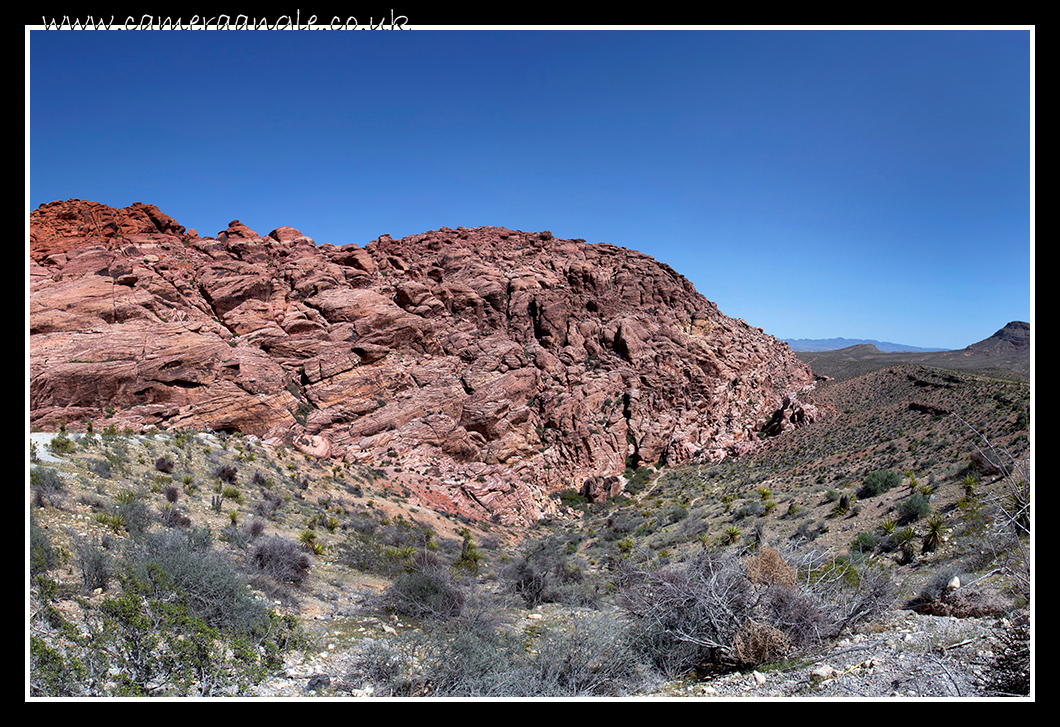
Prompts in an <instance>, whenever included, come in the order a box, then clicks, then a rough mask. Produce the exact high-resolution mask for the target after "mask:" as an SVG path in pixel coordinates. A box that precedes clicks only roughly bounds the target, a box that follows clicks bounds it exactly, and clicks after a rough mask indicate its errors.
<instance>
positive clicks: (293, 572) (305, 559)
mask: <svg viewBox="0 0 1060 727" xmlns="http://www.w3.org/2000/svg"><path fill="white" fill-rule="evenodd" d="M251 562H252V563H253V564H254V566H255V567H256V568H257V569H258V570H259V571H260V572H262V573H264V574H265V575H267V576H269V577H270V578H274V579H275V580H277V581H281V582H285V583H302V582H303V581H304V580H305V579H306V577H307V576H308V575H309V567H310V563H311V561H310V558H309V556H308V555H307V554H306V553H305V551H304V550H303V549H302V546H301V545H299V544H298V543H296V542H295V541H293V540H288V539H286V538H281V537H279V536H271V537H267V538H263V539H262V540H261V541H260V542H259V543H258V544H257V545H256V546H255V547H254V550H253V552H252V553H251Z"/></svg>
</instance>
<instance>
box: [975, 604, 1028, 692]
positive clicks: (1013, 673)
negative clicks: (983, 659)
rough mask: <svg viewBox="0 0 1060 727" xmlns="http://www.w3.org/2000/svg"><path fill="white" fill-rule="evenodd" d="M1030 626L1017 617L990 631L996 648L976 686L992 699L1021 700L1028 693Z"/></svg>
mask: <svg viewBox="0 0 1060 727" xmlns="http://www.w3.org/2000/svg"><path fill="white" fill-rule="evenodd" d="M1030 636H1031V634H1030V623H1029V621H1028V620H1027V619H1026V617H1022V616H1021V617H1018V618H1016V619H1014V620H1013V621H1012V622H1011V623H1010V624H1007V625H1006V624H999V625H998V626H997V627H995V629H994V638H995V640H996V641H997V644H998V645H997V647H996V648H995V649H994V650H993V655H992V657H991V658H990V659H989V661H988V662H987V664H986V667H987V668H986V671H985V673H984V675H983V676H982V678H981V680H980V683H981V686H982V688H983V689H984V691H985V692H986V693H987V695H989V696H992V697H1025V696H1027V695H1029V694H1030V693H1031V642H1030Z"/></svg>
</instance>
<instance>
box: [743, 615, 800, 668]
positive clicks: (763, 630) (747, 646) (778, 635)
mask: <svg viewBox="0 0 1060 727" xmlns="http://www.w3.org/2000/svg"><path fill="white" fill-rule="evenodd" d="M791 647H792V642H791V639H790V638H788V636H787V634H785V633H784V632H783V631H781V630H780V629H778V628H776V627H774V626H771V625H769V624H767V623H762V622H761V621H748V622H747V623H745V624H744V625H743V628H741V629H740V630H739V631H737V632H736V634H735V635H734V636H733V639H732V653H733V656H734V657H735V659H736V661H737V662H738V663H740V664H744V665H747V666H757V665H758V664H767V663H769V662H771V661H777V660H778V659H780V658H782V657H784V656H785V655H786V654H787V653H788V652H789V651H791Z"/></svg>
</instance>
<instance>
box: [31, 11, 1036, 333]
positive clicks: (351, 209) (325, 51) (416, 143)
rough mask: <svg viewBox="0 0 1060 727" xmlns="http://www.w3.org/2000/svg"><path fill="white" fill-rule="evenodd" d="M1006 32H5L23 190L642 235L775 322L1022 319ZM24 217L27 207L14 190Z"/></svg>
mask: <svg viewBox="0 0 1060 727" xmlns="http://www.w3.org/2000/svg"><path fill="white" fill-rule="evenodd" d="M1031 44H1032V37H1031V32H1030V31H1029V30H984V31H976V30H910V31H898V30H879V31H876V30H867V31H862V30H837V31H803V30H773V31H767V30H762V31H757V30H737V31H710V30H694V31H674V30H668V31H646V30H630V31H604V30H585V31H580V30H579V31H570V30H564V31H542V30H535V31H503V30H470V31H420V30H411V31H404V32H374V33H373V32H359V31H355V32H331V31H308V30H306V31H278V32H262V31H198V32H195V31H165V32H158V31H154V32H151V31H138V32H125V31H109V32H107V31H101V32H77V31H32V32H30V33H29V51H28V53H27V63H28V68H29V73H28V101H29V104H28V109H29V112H28V118H27V130H28V132H29V133H28V139H27V148H28V151H29V157H28V159H29V162H28V169H27V173H28V179H27V185H26V189H27V207H28V208H29V209H32V208H34V207H36V206H38V205H39V204H41V203H44V202H49V201H52V200H56V199H67V198H72V197H76V198H81V199H90V200H96V201H99V202H102V203H104V204H108V205H111V206H115V207H121V206H125V205H129V204H131V203H133V202H137V201H140V202H145V203H151V204H155V205H157V206H158V207H159V208H160V209H161V210H162V211H164V212H166V213H167V214H169V215H171V216H172V217H174V218H175V219H176V220H177V221H178V222H180V223H181V224H183V225H184V226H186V227H189V228H195V229H196V230H197V231H198V232H199V234H200V235H204V236H208V235H216V234H217V233H218V232H219V231H221V230H223V229H224V228H225V227H226V226H227V224H228V222H229V221H230V220H232V219H239V220H241V221H242V222H244V223H245V224H247V225H249V226H250V227H251V228H253V229H255V230H256V231H258V232H259V233H260V234H266V233H268V232H269V231H270V230H272V229H274V228H276V227H279V226H281V225H290V226H293V227H297V228H298V229H300V230H302V232H304V233H305V234H307V235H309V236H311V237H313V238H314V239H315V240H316V241H317V242H318V243H324V242H328V243H334V244H336V245H343V244H347V243H351V242H355V243H358V244H360V245H364V244H366V243H368V242H369V241H371V240H372V239H374V238H376V237H378V236H379V235H380V234H383V233H388V234H390V235H392V236H393V237H395V238H398V237H401V236H404V235H411V234H416V233H419V232H423V231H426V230H431V229H437V228H439V227H442V226H449V227H457V226H460V225H464V226H467V227H473V226H478V225H500V226H505V227H509V228H512V229H519V230H526V231H539V230H546V229H547V230H551V231H552V232H553V234H555V235H557V236H559V237H567V238H584V239H586V240H587V241H588V242H609V243H613V244H616V245H621V246H624V247H628V248H634V249H638V250H641V251H642V252H645V253H647V254H649V255H652V256H653V257H655V258H656V259H658V260H661V261H663V262H666V263H668V264H669V265H671V266H672V267H673V268H675V269H676V270H678V271H679V272H681V273H682V274H684V275H685V276H686V277H688V278H689V279H690V280H691V281H692V282H693V283H694V284H695V286H696V288H697V289H698V290H699V291H700V292H701V293H703V294H704V295H705V296H706V297H707V298H709V299H710V300H712V301H714V302H715V303H717V304H718V306H719V308H720V309H721V311H722V312H723V313H725V314H727V315H730V316H734V317H740V318H743V319H745V320H746V321H748V322H749V323H751V324H752V325H756V326H762V327H763V328H764V329H765V330H766V332H768V333H771V334H773V335H775V336H777V337H778V338H830V337H834V336H843V337H847V338H870V339H877V340H882V341H894V342H898V343H904V344H911V345H918V346H938V347H943V348H962V347H964V346H966V345H968V344H970V343H974V342H976V341H978V340H981V339H983V338H986V337H987V336H989V335H990V334H992V333H993V332H994V331H995V330H997V329H998V328H1001V327H1002V326H1003V325H1004V324H1005V323H1007V322H1009V321H1011V320H1030V319H1031V306H1032V297H1031V296H1032V291H1031V283H1032V279H1033V271H1032V259H1033V258H1032V253H1033V237H1032V234H1033V230H1032V219H1033V217H1032V199H1033V197H1032V195H1033V189H1032V186H1031V179H1032V169H1033V167H1032V159H1033V146H1032V144H1033V142H1032V139H1033V136H1032V131H1033V129H1032V123H1033V115H1032V113H1031V105H1032V102H1033V95H1032V82H1033V77H1032V67H1033V66H1032V48H1031ZM27 211H28V210H27Z"/></svg>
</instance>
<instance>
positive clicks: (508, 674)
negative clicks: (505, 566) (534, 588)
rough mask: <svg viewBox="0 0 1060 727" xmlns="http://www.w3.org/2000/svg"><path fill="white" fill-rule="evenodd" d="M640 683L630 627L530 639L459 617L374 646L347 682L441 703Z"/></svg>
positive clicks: (578, 623)
mask: <svg viewBox="0 0 1060 727" xmlns="http://www.w3.org/2000/svg"><path fill="white" fill-rule="evenodd" d="M413 654H415V657H414V658H413ZM639 679H640V672H639V669H638V664H637V662H636V660H635V659H634V656H633V653H632V652H631V650H630V648H629V644H628V641H627V630H626V628H625V627H624V626H623V625H622V624H621V623H619V622H616V621H615V620H614V619H611V618H608V617H603V616H590V617H588V618H578V619H575V620H574V621H573V622H572V623H570V624H569V625H561V626H557V627H555V628H553V629H549V630H547V631H544V632H535V633H528V634H522V635H521V634H518V633H515V632H512V631H511V630H506V629H496V628H477V627H474V626H472V625H469V624H468V623H466V622H465V621H464V620H462V619H457V620H453V621H450V622H448V623H447V624H445V625H443V626H441V627H439V628H436V629H434V630H432V632H430V633H428V634H424V635H421V636H420V637H419V638H418V639H416V640H391V641H388V642H386V643H379V642H376V643H372V644H369V645H368V646H367V647H366V648H365V649H363V650H362V651H361V652H360V654H359V656H358V658H357V660H356V661H355V662H354V666H353V669H352V670H351V672H350V674H349V676H348V677H347V681H349V682H351V683H353V682H356V681H367V682H369V683H370V684H372V685H373V687H374V690H375V694H376V695H380V696H427V697H435V698H444V697H492V698H504V697H509V698H518V697H522V698H532V697H584V696H611V695H614V694H622V693H625V692H628V691H631V690H632V689H633V687H634V686H635V685H636V683H637V682H638V680H639Z"/></svg>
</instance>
